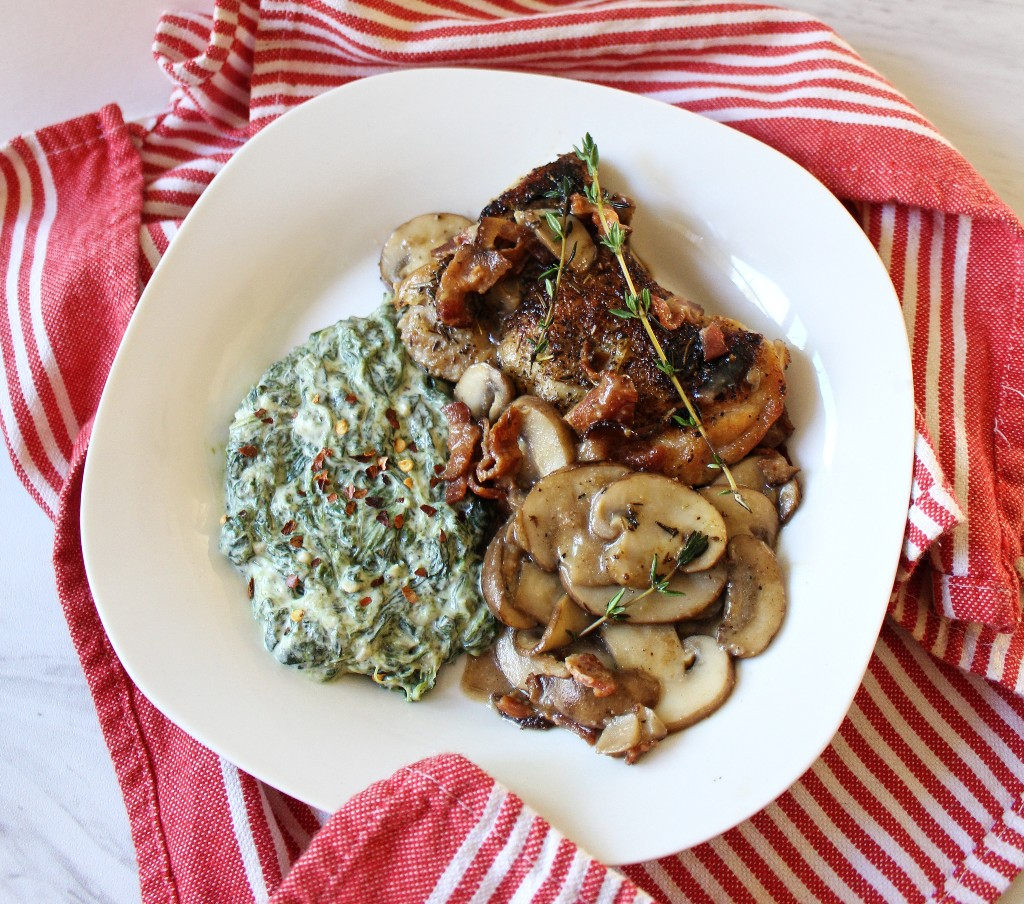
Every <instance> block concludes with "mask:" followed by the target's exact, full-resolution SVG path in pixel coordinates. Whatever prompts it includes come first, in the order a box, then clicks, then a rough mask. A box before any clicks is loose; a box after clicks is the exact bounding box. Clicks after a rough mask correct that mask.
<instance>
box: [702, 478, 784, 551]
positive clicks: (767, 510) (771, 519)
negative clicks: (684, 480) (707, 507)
mask: <svg viewBox="0 0 1024 904" xmlns="http://www.w3.org/2000/svg"><path fill="white" fill-rule="evenodd" d="M697 492H698V493H700V494H701V496H703V497H704V498H705V499H706V500H707V501H708V502H710V503H711V504H712V505H713V506H714V507H715V508H716V509H718V512H719V514H720V515H721V516H722V519H723V520H724V521H725V529H726V532H727V534H728V536H729V538H730V539H731V538H732V537H738V536H739V535H740V534H750V535H751V536H754V537H757V538H758V539H759V540H764V542H765V543H767V544H768V545H769V546H772V547H774V546H775V540H776V538H777V537H778V534H779V513H778V511H777V510H776V508H775V504H774V503H773V502H772V501H771V499H769V498H768V497H767V496H766V495H765V494H764V493H762V492H760V491H758V490H755V489H752V488H751V487H742V486H741V487H737V489H736V492H735V493H730V492H726V491H723V490H722V488H721V487H716V486H710V487H703V488H701V489H699V490H698V491H697ZM737 495H738V496H739V497H740V499H742V500H743V504H742V505H741V504H740V503H739V502H737V500H736V496H737Z"/></svg>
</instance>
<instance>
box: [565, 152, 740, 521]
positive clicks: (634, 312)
mask: <svg viewBox="0 0 1024 904" xmlns="http://www.w3.org/2000/svg"><path fill="white" fill-rule="evenodd" d="M582 144H583V146H582V147H576V146H575V145H573V151H575V153H576V156H577V157H578V158H579V159H580V160H582V161H583V163H584V164H585V165H586V167H587V173H588V174H589V175H590V184H589V185H588V186H587V188H586V196H587V200H588V201H590V203H591V204H593V205H594V208H595V209H596V211H597V218H598V221H599V223H600V228H601V236H600V241H601V244H602V245H604V247H605V248H607V249H608V250H609V251H611V253H612V254H613V255H615V259H616V260H617V261H618V264H619V269H621V270H622V275H623V277H624V279H625V280H626V297H625V303H626V310H623V309H621V308H616V309H614V310H612V311H611V313H612V314H614V315H615V316H617V317H625V318H626V319H636V320H639V321H640V323H641V325H642V326H643V328H644V332H645V333H647V338H648V339H650V340H651V345H652V346H654V351H655V353H656V354H657V356H658V369H659V370H660V371H661V372H662V373H663V374H665V376H667V377H668V378H669V380H671V381H672V386H673V388H674V389H675V391H676V392H677V393H678V395H679V398H680V399H681V400H682V402H683V406H684V407H685V408H686V413H687V415H688V417H687V422H686V423H685V426H695V427H696V428H697V431H698V432H699V433H700V435H701V437H702V438H703V439H704V442H705V443H707V445H708V448H709V449H710V450H711V455H712V461H713V464H712V465H709V466H708V467H717V468H720V469H721V471H722V473H723V474H725V477H726V480H728V481H729V489H730V490H731V491H732V494H733V498H734V499H735V500H736V502H737V503H739V504H740V505H741V506H743V508H747V504H746V503H745V502H744V501H743V497H742V496H741V495H740V491H739V487H738V486H737V485H736V480H735V479H734V478H733V476H732V471H730V470H729V466H728V465H727V464H726V463H725V462H724V461H722V459H721V457H720V456H719V455H718V452H717V451H716V449H715V447H714V445H713V444H712V442H711V438H710V437H709V436H708V433H707V430H706V429H705V427H704V422H703V421H702V420H701V417H700V415H699V414H698V413H697V409H696V408H695V407H694V405H693V402H691V401H690V397H689V395H688V394H687V392H686V390H684V389H683V384H682V383H680V382H679V376H678V374H677V371H676V368H675V367H674V366H673V365H672V364H671V362H670V361H669V359H668V355H666V354H665V349H664V348H662V345H661V342H660V341H659V340H658V336H657V334H656V333H655V332H654V328H653V327H652V326H651V319H650V317H649V316H648V314H649V312H650V307H651V294H650V292H649V291H648V290H647V289H646V288H645V289H644V290H643V291H642V292H640V293H638V292H637V290H636V286H635V285H634V283H633V277H632V275H631V274H630V272H629V267H628V266H627V265H626V258H625V255H624V254H623V248H624V246H625V243H626V231H625V230H624V229H623V228H622V225H621V224H620V223H619V219H618V214H616V215H615V219H614V220H612V219H611V217H610V216H609V215H608V210H607V205H606V204H605V199H604V191H603V189H602V188H601V181H600V177H599V176H598V172H597V171H598V164H599V163H600V154H599V153H598V150H597V144H596V143H595V141H594V139H593V138H592V137H591V135H590V133H589V132H587V134H586V135H584V136H583V142H582ZM645 299H646V301H645ZM678 422H679V423H680V424H683V421H682V420H679V421H678Z"/></svg>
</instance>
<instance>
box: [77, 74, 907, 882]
mask: <svg viewBox="0 0 1024 904" xmlns="http://www.w3.org/2000/svg"><path fill="white" fill-rule="evenodd" d="M413 72H415V73H416V77H417V78H424V77H428V78H429V77H431V76H430V75H428V73H432V74H433V77H439V78H442V79H443V78H453V77H457V78H460V79H462V78H467V77H470V78H474V77H485V78H487V77H497V78H499V79H501V80H505V79H524V80H546V81H554V82H567V81H568V82H573V83H574V84H576V85H581V86H586V89H587V90H592V89H596V90H598V91H601V92H605V91H610V92H615V93H617V94H620V95H623V96H626V97H629V98H630V99H631V101H642V102H644V103H648V104H650V105H652V106H655V105H656V106H658V107H661V108H666V109H671V110H673V111H674V114H673V115H675V114H681V115H683V116H686V117H692V118H693V119H694V120H697V121H699V122H701V123H705V124H711V125H712V126H714V127H723V126H722V124H720V123H715V122H714V121H713V120H709V119H706V118H704V117H701V116H700V115H699V114H695V113H691V112H689V111H685V110H682V109H679V108H677V107H673V106H671V105H669V104H666V103H664V102H663V101H658V100H655V99H652V98H646V97H644V96H642V95H637V94H632V93H630V92H627V91H623V90H622V89H618V88H608V87H604V86H598V85H594V84H592V83H588V82H581V81H576V80H569V79H563V78H561V77H558V76H548V75H535V74H529V73H512V72H507V71H504V70H489V69H474V70H463V69H455V68H451V67H429V68H427V69H419V70H398V71H395V72H389V73H384V74H379V75H373V76H368V77H366V78H364V79H359V80H357V81H354V82H350V83H348V84H346V85H343V86H340V87H338V88H334V89H331V90H329V91H326V92H324V93H323V94H321V95H318V96H317V97H315V98H312V99H311V100H309V101H308V102H306V103H303V104H302V105H300V106H298V107H296V108H294V109H293V110H291V111H289V112H288V113H286V114H285V115H283V116H281V117H279V118H278V119H277V120H275V121H273V122H271V123H269V124H268V125H267V126H265V127H264V128H263V129H262V130H261V131H260V132H258V133H257V134H256V135H255V136H253V138H252V139H250V140H249V141H247V142H246V144H245V145H243V146H242V147H241V148H240V149H239V150H238V151H237V152H236V153H235V154H234V155H233V156H232V158H231V159H230V160H229V161H228V162H227V163H226V164H225V166H224V167H223V168H222V170H221V171H220V172H219V173H218V174H217V176H215V178H214V179H213V180H212V181H211V183H210V185H209V186H208V187H207V188H206V190H204V192H203V193H202V195H201V196H200V197H199V199H198V200H197V202H196V204H195V205H194V206H193V208H192V210H191V211H190V212H189V215H188V216H187V217H186V218H185V220H184V222H183V224H182V226H181V228H180V229H179V231H178V233H177V235H176V236H175V240H174V241H172V242H171V245H170V247H169V248H168V251H167V252H166V253H165V254H164V256H163V257H162V258H161V260H160V262H159V263H158V265H157V267H156V268H155V269H154V272H153V274H152V277H151V279H150V281H149V283H148V284H147V286H146V289H145V291H144V292H143V294H142V297H141V298H140V300H139V303H138V306H137V308H136V311H135V313H133V316H132V318H131V321H130V323H129V325H128V328H127V330H126V332H125V335H124V337H122V340H121V343H120V344H119V346H118V350H117V353H116V355H115V358H114V362H113V364H112V366H111V369H110V374H109V376H108V382H107V385H106V386H105V387H104V391H103V395H102V398H101V401H100V404H99V406H98V408H97V412H96V416H95V420H94V424H93V434H92V437H91V440H90V448H89V452H88V453H87V455H86V462H85V469H84V474H83V486H82V508H81V512H80V524H81V529H82V546H83V557H84V560H85V566H86V573H87V575H88V576H89V580H90V586H92V584H93V579H92V575H93V573H94V570H95V569H96V559H95V547H94V540H95V537H96V529H97V527H98V525H96V524H95V523H94V520H93V519H94V515H95V509H94V508H93V507H92V506H89V505H87V501H88V500H89V499H91V498H92V497H93V495H94V494H95V493H96V492H98V489H97V480H99V478H98V476H97V467H98V466H97V465H96V462H95V457H94V456H93V455H92V454H91V452H92V449H93V444H94V441H95V439H96V437H97V436H100V437H101V446H100V448H101V449H102V441H103V439H102V438H103V437H104V436H105V435H106V434H107V432H109V431H110V430H111V429H113V428H112V427H109V426H107V423H108V421H109V420H110V419H111V418H114V414H112V413H110V411H109V410H108V409H109V405H110V404H112V403H109V402H108V398H109V397H108V391H107V390H108V387H110V386H111V385H115V386H116V385H117V384H118V382H119V381H120V379H121V378H120V377H119V376H117V374H118V368H119V366H120V367H122V368H123V367H124V366H126V365H124V364H123V360H127V358H128V356H129V353H130V352H128V351H125V350H126V349H131V348H132V346H131V340H132V337H133V329H138V327H137V326H136V325H137V324H138V323H139V322H141V320H140V318H139V316H138V313H139V311H140V310H146V309H147V308H148V306H150V305H153V304H155V303H156V302H152V301H149V300H148V299H150V298H152V297H153V296H156V297H157V298H159V296H160V293H161V292H162V291H164V290H163V283H164V281H165V280H167V279H169V278H170V277H168V276H166V275H165V274H166V273H167V272H168V271H173V269H174V266H175V264H174V261H176V260H177V256H178V255H180V254H183V253H185V251H183V250H178V249H185V248H187V242H182V241H179V240H180V239H181V237H182V235H186V236H190V235H191V234H192V232H193V231H198V230H199V229H200V227H198V226H194V225H193V224H195V223H197V222H200V223H201V222H202V218H203V217H204V216H205V215H204V214H202V213H201V211H203V210H204V209H205V207H207V206H209V205H212V204H215V203H216V202H217V199H218V189H214V186H217V185H218V182H220V184H223V183H224V182H225V181H227V180H230V179H233V178H234V177H233V176H232V175H230V174H233V173H234V172H235V171H236V170H237V169H239V168H241V167H243V166H244V165H245V163H244V161H247V160H248V159H249V158H250V157H251V156H252V155H253V154H255V153H259V150H258V149H259V148H262V147H263V143H262V142H265V141H266V140H267V139H265V138H264V137H263V136H265V135H276V134H278V133H279V132H281V133H282V134H283V132H284V130H289V129H291V128H293V127H294V124H295V123H296V122H297V121H298V119H299V118H300V114H301V115H302V116H304V117H315V116H316V115H318V111H319V109H320V107H321V106H323V107H324V108H325V109H326V108H327V106H328V105H329V104H330V103H331V102H332V100H331V98H335V97H337V96H338V95H339V94H340V93H341V92H351V91H352V90H353V89H355V90H358V89H359V86H365V85H366V83H368V82H371V81H372V82H376V83H380V82H381V81H383V80H398V81H400V80H402V79H407V78H410V77H411V74H412V73H413ZM290 123H291V125H290ZM730 132H732V134H733V135H734V136H736V137H738V138H740V139H741V140H742V141H744V142H750V143H752V144H753V145H757V146H758V148H759V149H760V150H761V152H764V151H767V152H770V153H771V154H773V155H775V156H777V157H778V158H781V159H782V160H784V161H785V165H787V166H791V167H794V168H796V169H798V170H799V171H800V172H802V173H804V174H806V176H807V177H808V178H809V179H811V180H813V181H814V182H815V183H816V184H817V185H819V186H820V183H819V182H817V180H815V179H814V177H813V176H812V175H811V174H809V173H807V171H806V170H803V169H802V168H800V167H799V166H798V165H797V164H795V163H794V162H793V161H790V160H789V159H788V158H786V157H785V156H784V155H782V154H781V153H780V152H779V151H777V150H775V149H773V148H771V147H770V146H768V145H764V144H763V143H761V142H759V141H757V140H756V139H754V138H752V137H750V136H748V135H745V134H744V133H742V132H738V131H735V130H730ZM253 148H257V151H253V150H252V149H253ZM236 161H243V162H242V163H238V162H236ZM225 174H228V175H227V176H226V177H225ZM821 188H822V189H823V190H825V189H824V187H823V186H821ZM211 189H214V190H213V191H211ZM825 191H827V190H825ZM830 196H831V195H830ZM836 203H837V204H838V203H839V202H838V201H836ZM197 213H199V216H198V217H197V216H196V214H197ZM866 241H867V239H866V236H865V242H866ZM869 247H870V246H869ZM871 250H872V253H873V254H874V253H875V252H874V249H873V248H872V249H871ZM878 266H879V267H882V263H881V261H880V260H879V261H878ZM883 270H884V267H883ZM886 278H887V279H888V276H887V275H886ZM890 289H891V298H892V299H893V300H895V303H896V307H897V311H898V310H899V307H898V299H897V296H896V293H895V289H892V287H891V283H890ZM145 316H146V315H145V314H144V315H143V318H144V317H145ZM902 335H903V338H904V341H905V340H906V334H905V330H904V331H903V334H902ZM905 345H906V359H905V361H904V362H901V364H903V365H905V371H906V374H907V375H909V374H910V373H911V369H910V355H909V345H907V344H906V342H905ZM907 401H909V404H908V405H907V411H906V414H907V420H906V424H905V429H906V431H907V438H906V439H905V440H904V442H905V443H906V445H905V451H904V455H905V458H906V460H905V462H904V464H905V472H906V473H905V486H906V490H907V498H908V499H909V491H910V486H911V470H912V461H913V437H914V422H913V406H912V399H909V400H907ZM105 402H106V403H107V405H106V406H105ZM899 553H900V545H899V544H894V548H893V550H892V553H891V562H890V565H891V569H890V570H888V571H887V574H889V576H890V581H889V583H890V585H891V583H892V580H891V579H892V578H894V577H895V576H896V573H897V567H898V562H899ZM101 596H102V594H101V593H98V592H96V591H95V589H94V598H95V599H96V604H97V609H98V610H99V612H100V617H101V620H102V621H103V624H104V630H105V631H106V632H107V634H108V637H110V639H111V643H112V645H113V646H114V649H115V652H117V654H118V657H119V659H121V661H122V663H123V664H124V666H125V669H126V671H127V672H128V674H129V675H130V677H131V678H132V680H133V681H134V682H135V683H136V684H137V685H138V686H139V687H140V690H142V689H143V687H144V685H145V684H148V683H149V682H147V681H145V679H142V680H140V678H139V677H137V675H136V671H137V669H136V668H135V666H136V663H135V661H134V660H132V661H131V662H130V664H129V662H125V657H124V656H122V653H121V650H120V649H119V648H118V643H116V642H115V640H114V635H117V633H118V632H117V631H113V632H112V631H111V629H110V627H109V626H108V624H107V619H106V617H104V609H105V606H104V603H103V602H101ZM885 614H886V606H885V605H880V606H879V607H878V610H877V624H876V625H875V629H874V634H875V635H877V633H878V630H880V628H881V625H882V623H883V621H884V618H885ZM872 652H873V647H872V648H871V649H869V650H867V652H866V655H865V656H864V659H863V664H862V665H863V667H862V668H861V669H860V672H859V673H860V678H859V679H858V682H857V685H856V686H855V687H854V689H853V692H852V693H851V694H850V696H849V699H848V700H846V701H845V703H844V706H843V707H842V712H841V714H840V715H839V716H838V718H837V719H836V720H835V724H834V725H833V726H832V728H831V731H830V732H829V733H828V740H826V742H825V744H824V746H822V747H821V748H820V749H819V750H818V751H817V753H816V754H815V756H814V758H812V759H811V763H812V764H813V762H814V761H815V760H816V759H817V757H819V756H820V754H821V752H822V751H823V750H824V749H825V748H826V747H827V746H828V743H830V742H831V739H832V737H833V736H834V735H835V732H836V731H837V730H838V728H839V727H840V725H841V723H842V721H843V719H844V718H845V717H846V714H847V712H848V711H849V707H850V705H851V704H852V702H853V694H854V693H856V687H857V686H859V684H860V683H861V682H862V681H863V675H864V672H865V670H866V669H867V667H868V664H869V662H870V658H871V655H872ZM129 659H131V657H129ZM143 692H144V693H146V691H145V690H143ZM147 696H150V695H149V694H148V693H147ZM154 702H155V701H154ZM158 708H160V709H161V711H164V710H163V708H162V707H158ZM168 717H169V718H170V716H168ZM172 721H175V722H176V723H177V720H176V719H173V718H172ZM179 724H180V723H179ZM185 730H186V731H187V732H188V733H189V734H192V735H193V736H194V737H197V739H199V740H201V741H202V742H203V743H205V744H206V745H207V746H210V747H211V748H212V749H216V748H217V746H223V745H217V744H216V743H215V742H210V741H208V740H206V739H205V738H202V737H200V735H201V734H202V733H201V732H195V731H193V730H192V729H189V728H186V729H185ZM245 768H246V769H247V771H250V772H253V774H255V771H258V770H255V771H254V770H252V769H250V768H249V767H245ZM805 768H806V767H805ZM802 771H803V770H801V771H800V773H799V774H802ZM799 774H797V775H796V776H795V778H794V781H795V780H796V779H797V778H799ZM786 787H787V788H788V787H789V785H787V786H786ZM785 790H786V789H785V788H783V789H782V790H779V791H777V792H776V793H775V794H773V796H772V797H771V798H770V799H769V800H767V801H764V802H762V803H761V804H760V805H759V806H758V807H756V808H755V809H754V810H752V811H751V812H750V813H748V814H747V815H746V816H744V817H743V819H746V818H749V816H750V815H752V813H754V812H757V810H758V809H760V808H761V807H763V806H766V805H767V804H768V803H770V802H771V800H775V799H776V798H777V797H778V796H779V795H781V794H782V793H784V792H785ZM353 793H357V792H353ZM541 815H542V816H543V815H544V814H543V813H541ZM740 821H742V820H740ZM733 824H735V823H733ZM723 831H724V830H723ZM675 850H678V848H677V847H673V848H671V850H665V851H664V852H662V853H655V854H652V855H651V856H652V857H653V856H662V855H663V853H671V852H672V851H675ZM604 859H605V861H606V862H609V863H615V862H623V861H621V860H619V861H616V860H615V859H614V858H607V857H605V858H604ZM645 859H646V858H645Z"/></svg>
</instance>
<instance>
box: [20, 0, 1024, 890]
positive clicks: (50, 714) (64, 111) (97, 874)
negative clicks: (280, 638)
mask: <svg viewBox="0 0 1024 904" xmlns="http://www.w3.org/2000/svg"><path fill="white" fill-rule="evenodd" d="M782 5H789V6H793V7H796V8H800V9H802V10H804V11H806V12H809V13H812V14H815V15H817V16H819V17H820V18H822V19H823V20H824V21H826V22H827V23H828V24H830V25H831V26H833V27H834V28H835V29H836V30H837V31H838V32H839V33H840V34H841V35H842V36H843V37H845V38H846V39H847V40H848V41H849V42H850V43H851V44H852V45H853V46H854V48H856V49H857V50H858V51H859V52H860V54H861V55H862V56H863V57H864V58H865V59H866V60H867V61H868V62H869V63H871V64H872V65H874V66H875V67H876V68H877V69H879V70H880V71H881V72H882V73H883V74H884V75H886V76H887V77H888V78H889V80H890V81H891V82H893V83H894V84H895V85H896V87H897V88H899V89H900V90H901V91H903V93H904V94H906V95H907V96H908V97H909V98H910V100H911V101H912V102H913V103H914V104H915V105H916V106H917V107H918V108H919V109H920V110H921V111H922V112H923V113H924V114H925V115H926V116H927V117H929V118H930V119H931V120H932V122H934V123H935V125H936V126H937V127H938V129H939V130H940V131H941V132H942V133H943V134H944V135H945V136H946V137H947V138H949V139H950V140H951V141H952V142H953V144H954V145H956V146H957V147H958V148H959V149H960V151H961V152H963V154H964V155H965V156H966V157H967V158H968V160H970V161H971V162H972V163H973V164H974V166H975V167H976V168H977V169H978V170H979V171H980V172H981V173H982V175H983V176H985V178H986V179H987V180H988V181H989V183H990V184H991V185H992V186H993V188H994V189H995V190H996V192H997V193H998V194H1000V195H1001V196H1002V197H1003V199H1004V200H1005V201H1007V203H1008V204H1009V205H1010V206H1011V207H1012V208H1013V209H1014V210H1015V211H1016V212H1017V214H1018V215H1019V216H1022V217H1024V168H1022V167H1021V165H1020V148H1021V147H1024V105H1021V103H1020V97H1021V96H1024V66H1021V64H1020V58H1021V55H1022V54H1021V51H1022V50H1024V4H1022V3H1020V2H1019V0H975V2H973V3H970V4H966V3H963V2H962V0H859V2H857V3H856V4H853V3H849V2H845V0H799V2H797V0H793V2H789V3H788V4H787V3H785V2H782ZM169 6H177V7H178V8H181V7H188V8H195V9H206V8H209V6H212V0H211V2H210V3H204V2H199V0H187V2H184V3H181V2H179V3H177V4H172V3H168V2H166V0H94V2H91V3H88V4H82V3H79V2H76V0H47V2H43V3H37V4H29V3H23V2H21V0H0V21H3V23H4V27H3V29H0V97H3V99H4V100H3V103H2V104H0V140H6V139H7V138H10V137H13V136H14V135H16V134H18V133H20V132H24V131H28V130H31V129H35V128H38V127H40V126H43V125H46V124H48V123H51V122H56V121H59V120H62V119H65V118H68V117H70V116H74V115H77V114H80V113H86V112H91V111H92V110H95V109H97V108H98V107H99V106H101V105H103V104H105V103H109V102H116V103H119V104H120V105H121V107H122V109H123V110H124V112H125V115H126V117H127V118H129V119H132V118H140V117H143V116H146V115H148V114H150V113H155V112H157V111H159V110H160V109H161V108H162V107H163V106H164V104H165V102H166V99H167V95H168V92H169V86H168V84H167V82H166V81H165V80H164V78H163V75H162V73H160V71H159V70H158V69H157V67H156V65H155V64H154V63H153V61H152V58H151V56H150V52H149V47H150V43H151V38H152V33H153V28H154V25H155V22H156V19H157V17H158V16H159V14H160V13H161V12H162V11H163V10H164V9H165V8H168V7H169ZM54 21H59V22H61V23H63V24H62V26H61V28H59V29H54V28H53V26H52V24H51V23H52V22H54ZM44 47H45V48H46V50H45V52H44V51H43V50H42V48H44ZM0 511H2V512H3V513H4V517H3V518H0V549H3V550H4V552H3V555H2V557H0V588H2V590H0V602H2V605H0V724H2V729H0V839H2V841H0V900H3V901H12V902H21V901H95V902H119V904H120V902H131V901H138V900H139V889H138V883H137V879H136V871H135V859H134V851H133V848H132V845H131V839H130V837H129V833H128V821H127V817H126V815H125V811H124V806H123V804H122V801H121V796H120V792H119V790H118V787H117V783H116V781H115V778H114V773H113V768H112V766H111V763H110V759H109V757H108V754H107V750H106V747H105V745H104V743H103V739H102V736H101V735H100V731H99V727H98V724H97V721H96V717H95V714H94V711H93V708H92V702H91V698H90V696H89V692H88V689H87V687H86V685H85V680H84V678H83V676H82V673H81V669H80V668H79V665H78V661H77V658H76V656H75V653H74V649H73V648H72V645H71V641H70V639H69V637H68V634H67V629H66V626H65V624H64V621H63V616H62V614H61V610H60V605H59V603H58V601H57V594H56V588H55V586H54V578H53V573H52V571H51V568H50V547H51V543H52V539H53V530H52V526H51V524H50V522H49V521H48V520H47V519H46V517H45V516H44V515H43V514H42V513H41V511H40V510H39V509H38V508H37V507H36V506H35V504H34V503H33V502H32V501H31V500H30V499H29V497H28V495H27V493H25V491H24V490H23V489H22V487H21V484H20V483H19V481H18V479H17V477H16V476H15V473H14V471H13V469H12V468H11V467H10V466H9V465H7V464H3V465H0ZM1003 901H1004V904H1010V902H1014V904H1021V902H1024V879H1018V881H1017V882H1015V883H1014V884H1013V885H1012V886H1011V888H1010V890H1009V891H1008V892H1007V894H1006V895H1005V896H1004V899H1003Z"/></svg>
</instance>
